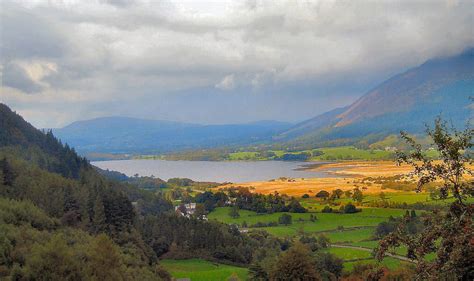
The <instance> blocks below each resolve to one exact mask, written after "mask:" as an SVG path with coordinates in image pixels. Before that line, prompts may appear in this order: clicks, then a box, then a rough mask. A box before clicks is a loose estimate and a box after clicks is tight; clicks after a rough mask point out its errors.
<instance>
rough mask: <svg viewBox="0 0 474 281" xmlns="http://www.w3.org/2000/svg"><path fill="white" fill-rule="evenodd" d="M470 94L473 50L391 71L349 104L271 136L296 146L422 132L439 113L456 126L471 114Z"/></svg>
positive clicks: (473, 84)
mask: <svg viewBox="0 0 474 281" xmlns="http://www.w3.org/2000/svg"><path fill="white" fill-rule="evenodd" d="M469 97H474V49H470V50H468V51H466V52H464V53H462V54H460V55H457V56H453V57H448V58H440V59H434V60H429V61H427V62H426V63H424V64H422V65H420V66H418V67H416V68H412V69H410V70H408V71H406V72H404V73H401V74H399V75H396V76H394V77H392V78H390V79H388V80H387V81H385V82H383V83H382V84H380V85H379V86H377V87H376V88H375V89H373V90H371V91H369V92H368V93H367V94H365V95H364V96H362V97H361V98H359V99H358V100H357V101H356V102H354V103H353V104H351V105H349V106H347V107H344V108H339V109H335V110H332V111H330V112H327V113H324V114H322V115H319V116H317V117H315V118H312V119H310V120H307V121H304V122H301V123H299V124H297V125H295V126H294V127H292V128H290V129H288V130H287V131H285V132H283V133H281V134H278V135H277V136H276V137H275V140H277V141H290V143H291V144H293V145H296V146H298V145H315V144H326V145H331V144H341V143H343V144H347V143H351V142H355V141H357V140H360V139H361V138H368V139H371V140H372V141H376V140H380V139H382V138H383V137H385V136H387V135H390V134H394V133H395V134H398V133H399V132H400V130H405V131H408V132H410V133H422V132H423V131H424V129H425V124H432V123H433V120H434V119H435V118H436V116H438V115H440V114H441V116H442V117H443V118H444V119H446V120H448V121H450V122H452V123H453V124H454V125H455V126H457V127H460V128H461V127H463V126H465V125H466V124H467V123H466V122H467V121H468V119H469V118H472V116H473V104H472V101H471V100H470V99H469Z"/></svg>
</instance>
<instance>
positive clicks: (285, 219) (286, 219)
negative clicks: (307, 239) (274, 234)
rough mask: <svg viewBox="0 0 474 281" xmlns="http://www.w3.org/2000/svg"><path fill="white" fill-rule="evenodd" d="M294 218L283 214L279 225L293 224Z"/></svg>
mask: <svg viewBox="0 0 474 281" xmlns="http://www.w3.org/2000/svg"><path fill="white" fill-rule="evenodd" d="M292 221H293V218H292V217H291V215H289V214H283V215H281V216H280V217H279V218H278V223H279V224H283V225H289V224H292Z"/></svg>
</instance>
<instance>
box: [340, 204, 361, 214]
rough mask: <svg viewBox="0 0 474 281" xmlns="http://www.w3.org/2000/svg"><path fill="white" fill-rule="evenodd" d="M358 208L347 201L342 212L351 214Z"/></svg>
mask: <svg viewBox="0 0 474 281" xmlns="http://www.w3.org/2000/svg"><path fill="white" fill-rule="evenodd" d="M359 211H360V210H359V209H357V208H356V206H354V205H353V204H352V203H348V204H347V205H346V206H344V213H345V214H353V213H357V212H359Z"/></svg>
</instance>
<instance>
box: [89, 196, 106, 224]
mask: <svg viewBox="0 0 474 281" xmlns="http://www.w3.org/2000/svg"><path fill="white" fill-rule="evenodd" d="M92 226H93V229H94V231H95V232H96V233H100V232H104V231H106V230H107V221H106V216H105V208H104V203H103V202H102V198H101V197H100V196H97V197H96V199H95V202H94V217H93V218H92Z"/></svg>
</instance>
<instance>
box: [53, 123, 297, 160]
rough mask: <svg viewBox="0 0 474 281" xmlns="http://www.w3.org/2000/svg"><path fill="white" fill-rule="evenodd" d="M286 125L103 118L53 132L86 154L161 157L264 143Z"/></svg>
mask: <svg viewBox="0 0 474 281" xmlns="http://www.w3.org/2000/svg"><path fill="white" fill-rule="evenodd" d="M290 126H291V125H290V124H289V123H283V122H276V121H260V122H255V123H249V124H232V125H199V124H189V123H179V122H170V121H160V120H144V119H136V118H129V117H104V118H97V119H92V120H86V121H78V122H74V123H72V124H70V125H68V126H66V127H64V128H61V129H54V130H53V132H54V134H55V135H56V136H58V137H59V138H60V139H61V140H62V141H63V142H66V143H68V144H69V145H71V146H73V147H74V148H76V149H77V150H78V152H80V153H83V154H86V153H90V152H104V153H157V152H158V153H161V152H168V151H175V150H184V149H198V148H207V147H215V146H222V145H245V144H250V143H254V142H261V141H268V140H270V139H271V136H273V135H274V134H277V133H279V132H281V131H284V130H286V129H288V128H289V127H290Z"/></svg>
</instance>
